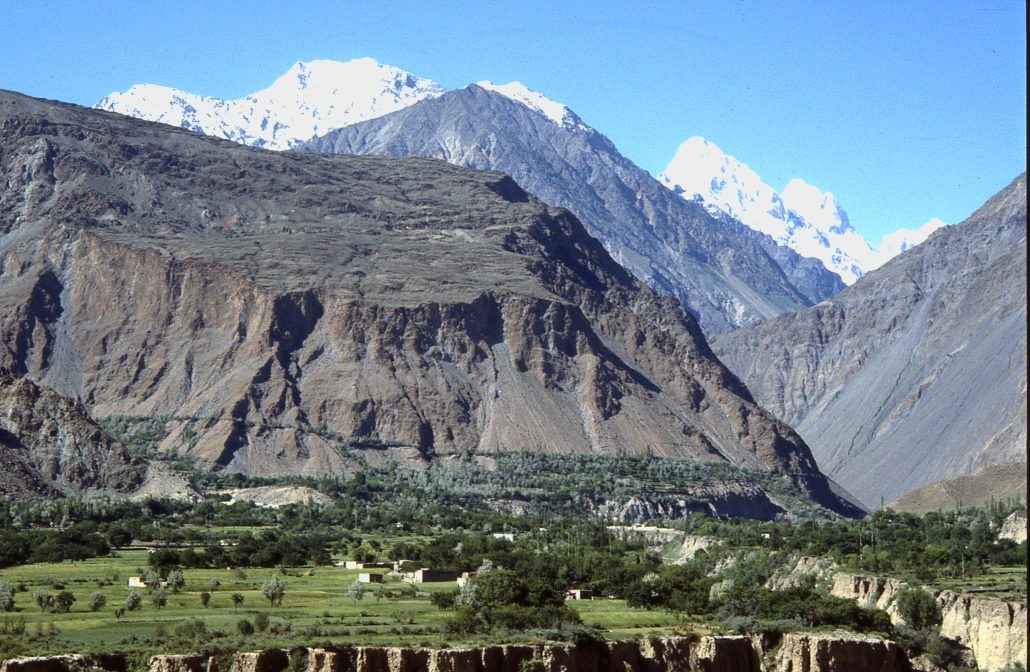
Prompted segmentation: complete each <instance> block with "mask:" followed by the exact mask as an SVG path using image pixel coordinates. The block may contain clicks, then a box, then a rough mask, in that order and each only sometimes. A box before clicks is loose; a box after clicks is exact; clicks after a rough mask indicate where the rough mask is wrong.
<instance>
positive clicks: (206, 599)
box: [200, 591, 211, 609]
mask: <svg viewBox="0 0 1030 672" xmlns="http://www.w3.org/2000/svg"><path fill="white" fill-rule="evenodd" d="M210 603H211V593H209V592H207V591H204V592H203V593H201V594H200V606H202V607H204V608H205V609H206V608H207V605H209V604H210Z"/></svg>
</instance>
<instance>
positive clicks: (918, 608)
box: [897, 588, 942, 630]
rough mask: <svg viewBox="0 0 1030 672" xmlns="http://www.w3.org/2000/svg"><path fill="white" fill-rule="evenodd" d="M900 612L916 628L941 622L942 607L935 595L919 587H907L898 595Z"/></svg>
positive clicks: (920, 628)
mask: <svg viewBox="0 0 1030 672" xmlns="http://www.w3.org/2000/svg"><path fill="white" fill-rule="evenodd" d="M897 604H898V613H899V614H900V615H901V617H902V618H903V619H905V623H907V624H908V625H910V626H911V627H913V628H915V629H916V630H927V629H929V628H933V627H936V626H938V625H940V624H941V618H942V617H941V607H940V605H938V604H937V600H935V599H934V598H933V595H931V594H930V593H928V592H926V591H925V590H920V589H919V588H905V589H904V590H902V591H901V593H900V594H899V595H898V602H897Z"/></svg>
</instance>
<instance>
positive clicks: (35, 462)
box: [0, 373, 146, 498]
mask: <svg viewBox="0 0 1030 672" xmlns="http://www.w3.org/2000/svg"><path fill="white" fill-rule="evenodd" d="M145 472H146V465H145V464H143V463H141V462H140V461H139V460H134V459H133V458H131V457H130V456H129V455H128V454H127V453H126V452H125V450H124V449H123V448H122V447H121V446H119V445H118V444H116V443H115V442H113V441H112V440H111V439H110V438H109V437H108V436H107V435H105V434H104V433H103V432H102V431H100V428H99V427H98V426H97V425H96V423H94V422H93V420H92V419H90V417H89V415H87V413H86V410H85V409H84V408H83V407H82V405H81V404H78V403H76V402H74V401H72V400H70V399H67V398H65V397H62V396H60V395H59V394H56V393H55V392H54V391H53V390H48V389H46V388H43V387H40V386H38V385H36V384H35V383H33V382H32V381H31V380H27V379H24V378H22V379H15V378H12V377H11V376H9V375H7V374H4V373H0V497H6V496H13V497H19V498H27V497H28V498H34V497H57V496H61V495H72V494H82V493H85V492H91V491H115V492H129V491H132V490H135V489H136V488H138V487H139V485H140V484H141V483H142V482H143V477H144V474H145Z"/></svg>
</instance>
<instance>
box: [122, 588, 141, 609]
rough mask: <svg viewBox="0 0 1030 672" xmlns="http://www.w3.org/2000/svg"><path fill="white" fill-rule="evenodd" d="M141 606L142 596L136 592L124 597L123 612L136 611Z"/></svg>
mask: <svg viewBox="0 0 1030 672" xmlns="http://www.w3.org/2000/svg"><path fill="white" fill-rule="evenodd" d="M141 604H143V596H142V595H140V594H139V593H138V592H137V591H135V590H134V591H132V592H131V593H129V594H128V595H126V597H125V611H136V610H137V609H139V607H140V605H141Z"/></svg>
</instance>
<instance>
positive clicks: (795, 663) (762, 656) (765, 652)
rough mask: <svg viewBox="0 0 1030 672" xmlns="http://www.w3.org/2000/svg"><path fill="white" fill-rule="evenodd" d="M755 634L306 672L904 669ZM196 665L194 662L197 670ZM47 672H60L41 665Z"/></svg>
mask: <svg viewBox="0 0 1030 672" xmlns="http://www.w3.org/2000/svg"><path fill="white" fill-rule="evenodd" d="M767 644H769V643H767V642H765V640H764V639H763V638H762V637H759V636H756V637H747V636H733V637H712V636H705V637H662V638H651V639H647V640H641V641H635V642H599V643H593V644H584V645H581V646H573V645H568V644H549V645H498V646H486V647H481V648H463V649H425V648H415V647H373V646H347V647H339V648H332V649H326V648H317V649H308V650H306V651H304V652H303V653H302V654H301V655H302V656H303V657H302V658H300V659H298V661H297V662H301V663H302V662H303V661H305V660H306V672H519V671H520V670H525V669H532V670H535V671H537V672H675V671H684V672H801V671H804V672H844V671H847V672H908V670H909V669H910V668H909V667H907V665H908V661H907V659H906V658H905V655H904V652H902V651H901V650H900V649H899V648H898V647H897V645H896V644H894V642H890V641H882V640H877V639H873V638H869V637H862V636H858V635H853V634H850V633H843V632H841V633H835V634H832V635H825V634H820V635H810V634H800V633H799V634H788V635H785V636H784V637H783V640H782V642H781V643H780V644H779V645H778V646H776V647H772V648H769V647H768V646H767ZM214 660H215V659H214V658H211V659H207V660H205V659H202V658H199V657H195V656H193V657H186V656H156V657H154V658H153V659H151V664H150V672H204V671H205V670H206V671H207V672H216V670H217V671H218V672H220V671H221V670H222V668H216V667H215V665H214ZM297 662H291V661H290V660H289V658H288V657H287V653H286V652H285V651H281V650H272V651H265V652H260V653H240V654H236V655H235V656H233V658H232V660H231V661H229V663H228V666H229V667H228V669H229V672H284V671H285V670H286V669H288V667H295V666H296V664H297ZM198 666H199V667H198ZM46 672H62V671H58V670H47V671H46Z"/></svg>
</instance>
